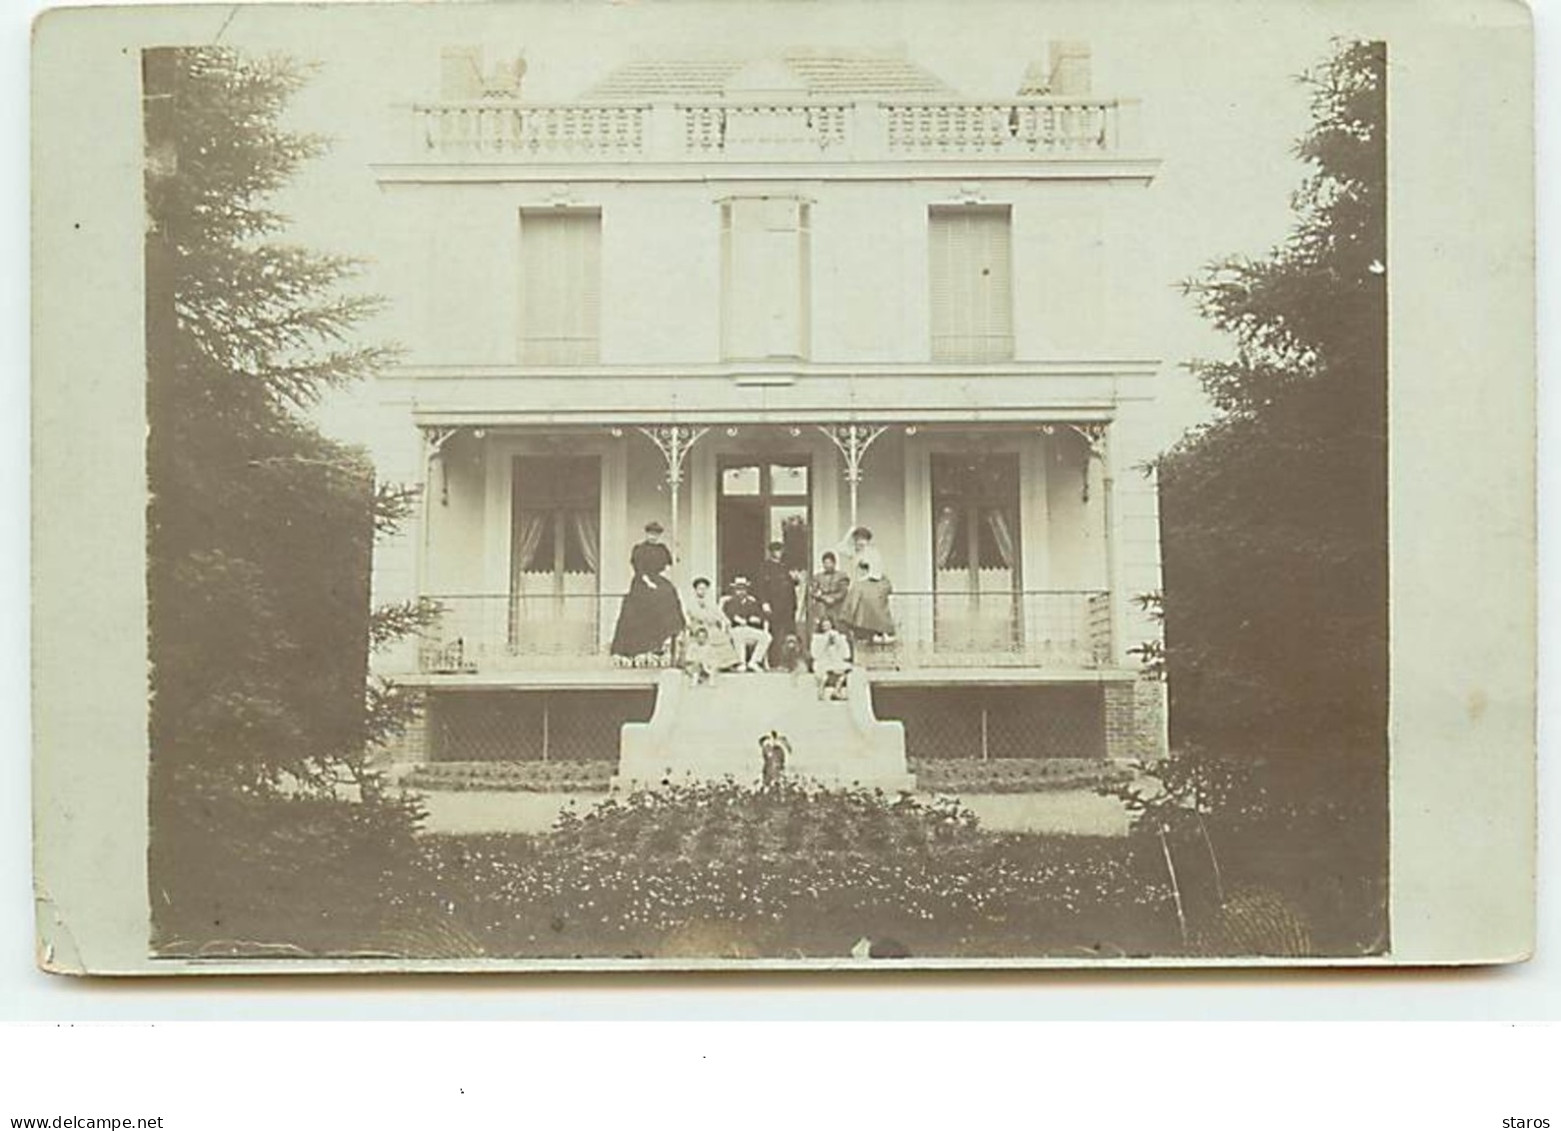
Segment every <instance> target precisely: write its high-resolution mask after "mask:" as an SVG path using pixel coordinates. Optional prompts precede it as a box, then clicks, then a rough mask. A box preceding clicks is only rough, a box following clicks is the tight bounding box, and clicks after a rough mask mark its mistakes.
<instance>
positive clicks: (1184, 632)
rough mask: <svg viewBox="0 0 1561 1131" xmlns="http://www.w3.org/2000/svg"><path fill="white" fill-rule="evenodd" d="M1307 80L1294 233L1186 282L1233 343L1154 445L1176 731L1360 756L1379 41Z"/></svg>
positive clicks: (1374, 459) (1369, 679) (1378, 670)
mask: <svg viewBox="0 0 1561 1131" xmlns="http://www.w3.org/2000/svg"><path fill="white" fill-rule="evenodd" d="M1303 81H1305V82H1306V83H1307V84H1308V85H1309V86H1310V88H1311V91H1312V101H1311V105H1312V115H1313V124H1312V126H1311V128H1310V129H1309V131H1308V132H1307V133H1306V135H1305V136H1304V137H1303V138H1302V139H1301V140H1300V142H1299V143H1298V145H1297V154H1298V156H1300V157H1301V158H1302V159H1303V160H1304V161H1305V162H1307V163H1308V164H1309V165H1310V166H1311V170H1310V172H1309V174H1308V175H1307V176H1306V178H1305V180H1304V181H1303V183H1302V185H1301V187H1300V189H1299V190H1298V191H1297V193H1296V194H1295V196H1294V197H1293V200H1292V205H1293V209H1294V212H1295V214H1296V222H1295V226H1294V229H1293V231H1292V233H1291V235H1290V237H1289V238H1288V239H1287V240H1286V242H1285V243H1284V244H1282V245H1281V246H1280V247H1278V248H1276V249H1275V250H1273V251H1272V252H1271V253H1270V254H1269V255H1267V256H1266V257H1265V258H1263V259H1260V260H1249V259H1242V258H1232V259H1227V260H1225V261H1222V262H1219V263H1216V264H1214V265H1211V266H1210V267H1209V268H1207V269H1206V270H1205V271H1204V272H1203V273H1202V275H1201V277H1199V278H1198V279H1196V280H1193V281H1190V282H1188V283H1187V284H1185V289H1186V291H1187V293H1188V294H1189V295H1190V296H1192V297H1193V298H1194V300H1195V301H1196V302H1197V304H1198V307H1199V309H1200V311H1201V312H1202V313H1203V314H1204V315H1205V316H1206V317H1207V318H1208V319H1209V320H1210V321H1211V322H1212V323H1213V324H1214V325H1215V326H1216V327H1218V328H1219V329H1220V330H1222V331H1224V332H1226V333H1228V334H1230V335H1231V336H1232V337H1233V338H1234V340H1235V347H1236V348H1235V351H1234V357H1233V358H1232V359H1230V360H1222V361H1200V362H1196V363H1195V364H1194V366H1193V369H1194V372H1195V373H1196V374H1197V376H1198V377H1199V378H1200V380H1201V382H1202V384H1203V387H1204V389H1205V391H1206V392H1207V393H1208V395H1209V396H1210V398H1211V400H1212V401H1213V403H1214V405H1215V407H1216V409H1217V415H1216V418H1215V419H1214V420H1213V422H1212V423H1210V424H1208V425H1206V426H1204V427H1201V428H1199V429H1197V430H1195V431H1193V432H1192V433H1190V434H1189V435H1188V436H1187V437H1185V438H1184V439H1183V440H1182V441H1181V442H1180V443H1178V444H1177V445H1176V446H1175V447H1173V448H1172V449H1171V450H1170V451H1168V452H1167V453H1165V454H1164V455H1163V456H1162V457H1161V458H1160V459H1159V461H1158V471H1159V474H1160V482H1161V499H1162V530H1163V539H1164V556H1165V593H1164V612H1165V622H1166V638H1167V645H1166V649H1167V650H1166V661H1167V667H1168V671H1169V675H1170V680H1171V694H1172V720H1173V722H1172V725H1173V727H1174V734H1173V739H1174V740H1175V741H1176V742H1177V743H1180V744H1193V745H1203V746H1207V747H1210V748H1215V749H1223V750H1227V751H1232V752H1237V751H1244V752H1248V753H1256V754H1259V755H1263V756H1269V755H1274V754H1282V753H1285V752H1286V748H1288V749H1289V750H1290V751H1305V752H1307V753H1308V754H1310V755H1314V756H1316V755H1322V754H1326V753H1332V752H1339V753H1345V754H1350V755H1353V756H1355V757H1356V758H1357V760H1359V756H1360V755H1361V754H1362V753H1363V752H1365V753H1373V752H1375V753H1377V754H1380V753H1381V752H1382V751H1384V750H1385V728H1386V698H1387V436H1386V422H1387V278H1386V263H1387V250H1386V237H1387V230H1386V195H1387V192H1386V177H1385V154H1386V133H1385V131H1386V124H1387V123H1386V52H1385V48H1384V45H1383V44H1381V43H1349V44H1342V45H1340V46H1339V47H1338V49H1337V50H1336V53H1335V55H1334V56H1333V57H1332V58H1331V59H1330V60H1328V61H1327V62H1325V63H1324V64H1322V65H1321V66H1319V67H1318V68H1316V69H1315V70H1314V71H1313V72H1312V73H1310V74H1308V75H1306V76H1304V79H1303ZM1312 760H1314V761H1315V758H1313V759H1312ZM1365 761H1366V762H1368V763H1375V762H1378V761H1380V760H1379V759H1366V760H1365Z"/></svg>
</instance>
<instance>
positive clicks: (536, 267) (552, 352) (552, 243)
mask: <svg viewBox="0 0 1561 1131" xmlns="http://www.w3.org/2000/svg"><path fill="white" fill-rule="evenodd" d="M601 234H602V218H601V213H600V212H586V211H547V212H540V211H526V212H522V213H521V232H520V244H521V283H520V290H521V357H522V360H523V361H525V362H526V363H528V364H533V365H589V364H592V363H594V362H595V361H596V360H597V359H598V357H599V355H600V340H601V276H602V268H601Z"/></svg>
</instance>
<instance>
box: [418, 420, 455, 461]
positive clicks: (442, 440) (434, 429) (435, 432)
mask: <svg viewBox="0 0 1561 1131" xmlns="http://www.w3.org/2000/svg"><path fill="white" fill-rule="evenodd" d="M459 431H460V429H459V428H440V427H438V426H425V427H424V428H423V455H424V457H425V458H427V459H433V458H434V457H435V456H437V455H442V454H443V453H444V446H445V445H446V444H448V443H449V442H450V440H451V439H452V438H453V437H454V436H455V434H456V433H457V432H459Z"/></svg>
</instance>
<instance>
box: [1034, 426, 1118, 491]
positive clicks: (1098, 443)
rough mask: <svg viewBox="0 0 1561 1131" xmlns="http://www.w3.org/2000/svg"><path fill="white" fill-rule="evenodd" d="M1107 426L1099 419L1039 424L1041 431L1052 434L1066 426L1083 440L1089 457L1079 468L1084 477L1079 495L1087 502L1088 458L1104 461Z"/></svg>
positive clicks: (1048, 434)
mask: <svg viewBox="0 0 1561 1131" xmlns="http://www.w3.org/2000/svg"><path fill="white" fill-rule="evenodd" d="M1108 427H1109V425H1108V424H1107V423H1106V422H1105V421H1099V420H1091V421H1086V422H1084V423H1081V424H1074V423H1066V424H1043V425H1041V432H1042V433H1043V434H1044V435H1047V436H1054V435H1056V434H1057V430H1058V429H1060V428H1066V429H1067V430H1068V431H1069V432H1072V433H1073V434H1074V435H1075V436H1077V437H1078V438H1079V439H1081V440H1083V441H1084V450H1085V451H1086V452H1087V453H1088V455H1089V459H1086V460H1085V461H1084V466H1083V468H1082V469H1081V471H1082V474H1083V478H1084V482H1083V485H1082V486H1081V488H1080V491H1079V497H1080V498H1081V499H1082V500H1083V501H1084V502H1086V503H1087V502H1089V493H1090V492H1089V465H1090V459H1098V460H1100V461H1101V462H1102V463H1104V462H1105V459H1106V430H1107V428H1108Z"/></svg>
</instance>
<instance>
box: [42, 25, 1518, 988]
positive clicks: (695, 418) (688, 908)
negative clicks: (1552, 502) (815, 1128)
mask: <svg viewBox="0 0 1561 1131" xmlns="http://www.w3.org/2000/svg"><path fill="white" fill-rule="evenodd" d="M1531 83H1532V63H1531V34H1530V28H1529V20H1528V14H1527V11H1526V9H1525V8H1524V7H1523V6H1522V5H1520V4H1517V3H1512V2H1508V0H1450V2H1449V3H1445V4H1437V5H1408V4H1401V3H1390V2H1383V3H1374V2H1372V3H1362V4H1355V5H1350V6H1348V7H1344V6H1340V5H1336V4H1315V3H1307V2H1301V0H1269V2H1261V3H1251V4H1242V5H1234V4H1228V3H1216V2H1213V0H1160V2H1151V0H1141V2H1130V3H1121V4H1114V5H1085V4H1070V3H1057V4H1051V3H1014V2H1008V0H974V2H963V3H953V2H915V0H913V2H906V3H883V2H880V3H854V2H849V0H842V2H839V3H824V2H820V3H802V4H799V3H782V2H778V0H775V2H766V0H734V2H729V3H702V2H680V0H665V2H659V3H658V2H640V3H605V2H603V3H579V4H550V3H541V2H534V3H533V2H518V3H506V4H495V5H492V6H487V5H482V4H448V5H441V4H432V5H428V4H424V5H376V4H342V5H330V4H325V5H309V6H296V7H295V6H291V5H285V4H249V5H221V6H203V5H186V6H177V5H176V6H168V7H148V8H112V7H107V8H92V9H75V10H72V9H63V10H56V11H53V12H50V13H48V14H46V15H44V16H43V17H42V18H41V20H40V21H39V23H38V25H37V28H36V32H35V42H34V71H33V91H34V101H33V156H34V166H33V178H34V180H33V185H34V243H33V247H34V276H33V278H34V293H33V311H34V341H33V356H34V394H33V404H34V459H35V473H34V483H35V492H34V563H35V565H34V568H35V573H34V593H35V605H34V608H35V615H34V642H35V643H34V669H35V687H34V696H35V708H34V709H35V716H36V725H35V731H36V735H37V741H36V749H35V751H34V759H35V763H34V781H35V821H36V825H35V843H36V890H37V917H38V919H37V931H38V954H39V961H40V963H41V964H42V965H43V966H44V967H45V968H46V969H49V970H53V971H59V972H66V973H94V974H160V973H218V972H220V973H231V972H288V971H366V970H382V969H387V970H389V969H393V970H408V969H412V970H416V969H429V970H533V969H595V968H609V969H621V968H670V969H696V968H709V967H720V968H728V967H734V966H735V967H784V968H811V967H825V968H848V969H884V968H894V969H902V968H905V967H908V966H909V967H951V966H952V967H987V966H999V967H1012V966H1039V965H1057V966H1067V965H1074V966H1080V965H1087V966H1127V965H1201V964H1230V963H1240V964H1271V965H1275V964H1277V965H1289V964H1320V963H1326V964H1351V965H1360V966H1386V965H1396V964H1430V963H1496V962H1510V961H1517V960H1521V959H1523V958H1524V957H1526V956H1527V955H1528V954H1529V953H1530V950H1531V947H1532V934H1533V849H1534V840H1535V833H1534V756H1535V749H1534V707H1535V685H1534V647H1535V623H1534V620H1535V566H1534V522H1533V505H1534V504H1533V499H1534V494H1533V491H1534V467H1533V459H1534V445H1533V430H1534V426H1535V415H1534V365H1533V350H1534V319H1533V274H1534V264H1533V173H1532V154H1533V144H1534V133H1533V115H1532V111H1531V105H1532V95H1531Z"/></svg>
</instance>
